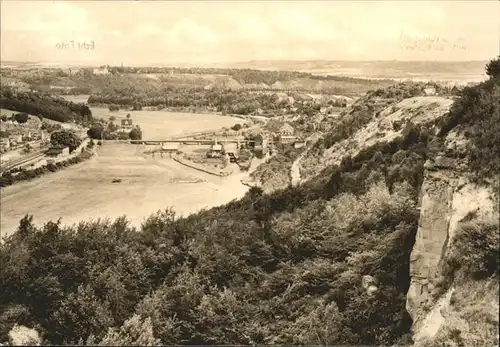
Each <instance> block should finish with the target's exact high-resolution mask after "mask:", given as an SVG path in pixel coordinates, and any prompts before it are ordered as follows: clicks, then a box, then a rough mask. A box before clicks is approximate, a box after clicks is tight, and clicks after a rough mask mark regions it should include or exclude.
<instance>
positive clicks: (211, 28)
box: [0, 0, 500, 65]
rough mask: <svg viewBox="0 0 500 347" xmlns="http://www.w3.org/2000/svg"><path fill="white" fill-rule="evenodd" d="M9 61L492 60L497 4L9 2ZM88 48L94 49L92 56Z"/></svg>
mask: <svg viewBox="0 0 500 347" xmlns="http://www.w3.org/2000/svg"><path fill="white" fill-rule="evenodd" d="M0 42H1V59H2V61H12V60H14V61H40V62H79V63H98V64H110V65H118V64H121V63H123V64H124V65H147V64H162V65H169V64H185V65H207V64H211V63H230V62H244V61H254V60H265V61H269V60H272V61H276V60H296V61H299V60H444V61H460V60H461V61H463V60H489V59H491V58H493V57H495V56H497V55H498V54H499V49H500V2H498V1H495V0H491V1H478V0H476V1H421V0H419V1H404V2H403V1H385V2H384V1H366V2H362V1H342V0H337V1H302V2H292V1H274V2H273V1H265V2H264V1H141V0H139V1H42V0H36V1H28V0H2V1H1V40H0ZM85 43H87V48H85Z"/></svg>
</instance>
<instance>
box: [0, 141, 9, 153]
mask: <svg viewBox="0 0 500 347" xmlns="http://www.w3.org/2000/svg"><path fill="white" fill-rule="evenodd" d="M9 148H10V140H9V139H8V138H2V139H0V149H1V150H2V151H7V150H8V149H9Z"/></svg>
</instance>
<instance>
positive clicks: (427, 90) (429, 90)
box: [424, 86, 437, 96]
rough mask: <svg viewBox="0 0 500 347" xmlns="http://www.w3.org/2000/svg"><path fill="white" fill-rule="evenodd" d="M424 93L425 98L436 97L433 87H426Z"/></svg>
mask: <svg viewBox="0 0 500 347" xmlns="http://www.w3.org/2000/svg"><path fill="white" fill-rule="evenodd" d="M424 93H425V95H427V96H431V95H436V94H437V93H436V88H435V87H432V86H427V87H426V88H425V89H424Z"/></svg>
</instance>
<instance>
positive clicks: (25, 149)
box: [24, 143, 32, 153]
mask: <svg viewBox="0 0 500 347" xmlns="http://www.w3.org/2000/svg"><path fill="white" fill-rule="evenodd" d="M31 150H32V147H31V145H30V144H29V143H27V144H26V146H24V153H30V152H31Z"/></svg>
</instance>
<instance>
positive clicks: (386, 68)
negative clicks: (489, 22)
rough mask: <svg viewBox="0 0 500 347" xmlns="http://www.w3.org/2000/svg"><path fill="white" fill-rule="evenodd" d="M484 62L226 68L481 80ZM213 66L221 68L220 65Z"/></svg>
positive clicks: (284, 63) (237, 65) (302, 63)
mask: <svg viewBox="0 0 500 347" xmlns="http://www.w3.org/2000/svg"><path fill="white" fill-rule="evenodd" d="M486 63H487V62H486V61H458V62H440V61H396V60H394V61H286V60H284V61H249V62H240V63H233V64H227V66H225V67H227V68H234V69H241V68H248V69H258V70H287V71H298V72H308V73H312V74H315V75H338V76H349V77H366V78H391V79H404V78H408V79H415V78H417V79H418V78H420V79H442V80H452V79H454V80H468V81H471V82H472V81H474V82H478V81H482V80H484V78H485V74H484V65H485V64H486ZM217 67H222V64H221V65H220V66H217Z"/></svg>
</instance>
